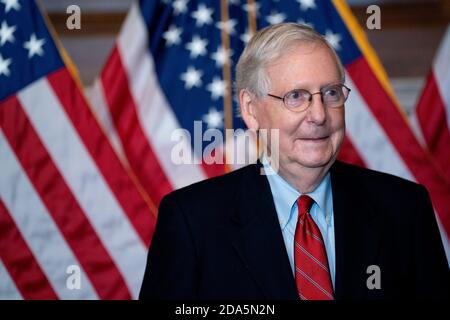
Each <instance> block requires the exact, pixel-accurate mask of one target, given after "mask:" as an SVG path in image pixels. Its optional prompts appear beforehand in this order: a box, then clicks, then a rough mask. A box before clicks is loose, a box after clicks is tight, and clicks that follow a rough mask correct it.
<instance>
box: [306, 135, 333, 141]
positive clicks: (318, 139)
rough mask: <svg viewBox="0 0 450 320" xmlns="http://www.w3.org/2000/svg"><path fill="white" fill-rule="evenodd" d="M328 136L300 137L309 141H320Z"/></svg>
mask: <svg viewBox="0 0 450 320" xmlns="http://www.w3.org/2000/svg"><path fill="white" fill-rule="evenodd" d="M329 137H330V136H321V137H305V138H300V140H302V141H311V142H322V141H325V140H327V139H328V138H329Z"/></svg>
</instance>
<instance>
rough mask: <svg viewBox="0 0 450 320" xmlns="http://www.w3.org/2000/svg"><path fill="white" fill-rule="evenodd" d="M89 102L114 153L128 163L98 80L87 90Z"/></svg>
mask: <svg viewBox="0 0 450 320" xmlns="http://www.w3.org/2000/svg"><path fill="white" fill-rule="evenodd" d="M86 95H87V97H88V100H89V101H90V102H91V106H92V108H93V111H94V114H95V115H96V117H97V120H98V122H99V123H100V124H101V125H102V128H103V130H104V131H105V133H106V136H107V137H108V139H109V140H110V142H111V145H112V147H113V148H114V151H116V153H117V155H118V156H119V157H120V158H121V159H122V160H124V161H126V156H125V152H124V151H123V147H122V143H121V142H120V138H119V136H118V134H117V131H116V127H115V126H114V122H113V120H112V118H111V114H110V113H109V108H108V104H107V103H106V99H105V96H104V94H103V86H102V83H101V82H100V81H99V80H96V81H95V82H94V84H93V85H92V87H91V88H89V89H87V90H86Z"/></svg>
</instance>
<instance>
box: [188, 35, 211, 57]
mask: <svg viewBox="0 0 450 320" xmlns="http://www.w3.org/2000/svg"><path fill="white" fill-rule="evenodd" d="M207 45H208V40H206V39H202V38H200V37H199V36H197V35H195V36H194V37H193V38H192V41H191V42H189V43H187V44H186V49H188V50H189V51H190V52H191V53H190V56H191V58H193V59H194V58H197V57H198V56H204V55H205V54H206V52H207V51H206V46H207Z"/></svg>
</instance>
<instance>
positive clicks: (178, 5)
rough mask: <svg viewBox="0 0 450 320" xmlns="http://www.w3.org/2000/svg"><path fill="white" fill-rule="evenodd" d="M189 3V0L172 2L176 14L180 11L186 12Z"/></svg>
mask: <svg viewBox="0 0 450 320" xmlns="http://www.w3.org/2000/svg"><path fill="white" fill-rule="evenodd" d="M187 3H188V0H175V1H174V2H173V3H172V7H173V13H174V14H175V15H178V14H180V13H186V11H187Z"/></svg>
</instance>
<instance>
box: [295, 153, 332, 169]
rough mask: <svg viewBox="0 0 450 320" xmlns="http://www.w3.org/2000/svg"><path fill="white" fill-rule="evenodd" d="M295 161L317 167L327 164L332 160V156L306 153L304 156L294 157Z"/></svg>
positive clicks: (304, 165)
mask: <svg viewBox="0 0 450 320" xmlns="http://www.w3.org/2000/svg"><path fill="white" fill-rule="evenodd" d="M295 160H296V162H297V163H299V164H300V165H302V166H303V167H307V168H319V167H324V166H326V165H328V164H329V163H330V162H331V161H333V160H334V157H333V156H332V155H329V154H326V155H324V154H318V155H314V154H308V156H306V157H302V156H298V157H295Z"/></svg>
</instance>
